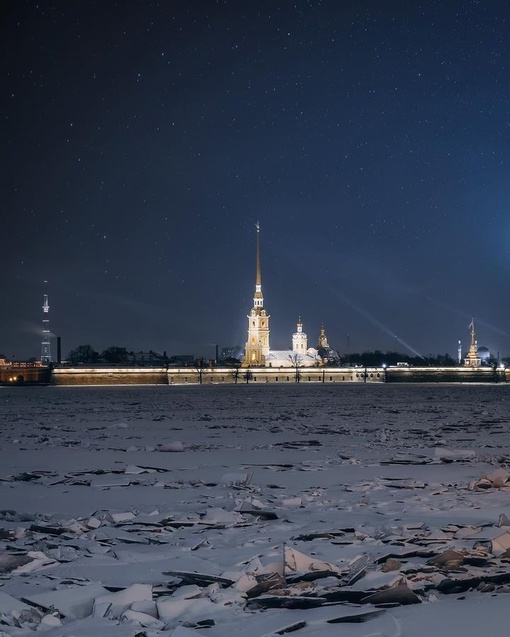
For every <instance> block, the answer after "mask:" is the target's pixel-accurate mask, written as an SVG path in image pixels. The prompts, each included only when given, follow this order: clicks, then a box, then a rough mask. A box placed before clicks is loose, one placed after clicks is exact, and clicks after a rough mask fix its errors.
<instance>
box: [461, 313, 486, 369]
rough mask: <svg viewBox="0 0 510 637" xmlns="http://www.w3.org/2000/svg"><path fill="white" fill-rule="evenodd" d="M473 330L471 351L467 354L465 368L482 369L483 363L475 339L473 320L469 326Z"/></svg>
mask: <svg viewBox="0 0 510 637" xmlns="http://www.w3.org/2000/svg"><path fill="white" fill-rule="evenodd" d="M469 327H470V329H471V343H470V345H469V351H468V353H467V356H466V358H465V359H464V367H480V365H481V363H482V361H481V360H480V357H479V356H478V350H477V343H476V338H475V321H474V319H471V323H470V324H469Z"/></svg>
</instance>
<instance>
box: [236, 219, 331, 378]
mask: <svg viewBox="0 0 510 637" xmlns="http://www.w3.org/2000/svg"><path fill="white" fill-rule="evenodd" d="M255 227H256V229H257V245H256V268H255V294H254V296H253V307H252V309H251V311H250V313H249V314H248V317H247V318H248V340H247V341H246V345H245V354H244V358H243V366H244V367H249V366H251V367H318V366H320V365H323V364H325V363H331V361H332V359H335V358H338V355H337V354H336V352H334V351H333V350H332V349H331V348H330V347H329V344H328V339H327V337H326V332H325V330H324V326H322V328H321V332H320V335H319V342H318V345H317V348H314V347H308V336H307V335H306V333H305V332H304V331H303V323H302V321H301V317H299V319H298V322H297V326H296V331H295V332H294V334H293V335H292V349H289V350H272V349H271V348H270V347H269V314H268V313H267V310H266V309H265V307H264V295H263V294H262V275H261V269H260V224H259V222H257V223H256V224H255Z"/></svg>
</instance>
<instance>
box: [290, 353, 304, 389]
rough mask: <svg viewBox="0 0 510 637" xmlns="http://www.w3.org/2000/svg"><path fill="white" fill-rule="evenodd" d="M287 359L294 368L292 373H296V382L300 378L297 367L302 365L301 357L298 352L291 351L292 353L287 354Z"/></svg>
mask: <svg viewBox="0 0 510 637" xmlns="http://www.w3.org/2000/svg"><path fill="white" fill-rule="evenodd" d="M289 360H290V362H291V363H292V367H293V368H294V373H295V375H296V383H299V381H300V380H301V372H300V371H299V368H300V367H302V363H303V358H302V356H301V354H298V353H297V352H292V354H289Z"/></svg>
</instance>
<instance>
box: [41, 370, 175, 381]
mask: <svg viewBox="0 0 510 637" xmlns="http://www.w3.org/2000/svg"><path fill="white" fill-rule="evenodd" d="M167 383H168V380H167V372H166V369H161V368H152V367H143V368H139V367H138V368H137V367H133V368H115V367H113V368H99V367H98V368H86V369H85V368H80V367H57V368H55V369H54V370H53V373H52V378H51V384H52V385H166V384H167Z"/></svg>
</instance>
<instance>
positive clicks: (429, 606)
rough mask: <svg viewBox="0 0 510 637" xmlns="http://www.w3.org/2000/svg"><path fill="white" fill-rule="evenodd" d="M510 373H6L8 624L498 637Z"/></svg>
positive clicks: (4, 582) (1, 546) (107, 630)
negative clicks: (136, 377)
mask: <svg viewBox="0 0 510 637" xmlns="http://www.w3.org/2000/svg"><path fill="white" fill-rule="evenodd" d="M509 392H510V388H509V387H508V386H507V385H505V384H501V385H476V386H474V385H469V386H463V385H434V386H431V385H421V386H420V385H398V386H397V385H382V384H381V385H339V386H334V385H333V386H331V385H320V384H317V385H314V386H309V385H301V384H298V383H296V384H295V385H285V386H272V385H264V386H254V385H246V384H239V385H231V386H221V385H215V386H196V387H183V386H180V387H179V386H171V387H132V386H131V387H44V388H42V387H39V388H0V422H1V423H2V441H1V443H0V503H1V504H0V507H1V508H0V637H6V636H17V637H28V636H29V635H34V634H40V633H42V634H44V635H48V636H49V637H57V636H59V635H61V636H62V637H63V636H64V635H73V636H76V637H78V636H81V635H83V636H84V637H85V636H86V637H96V636H97V637H103V636H104V637H109V636H111V637H128V636H129V637H134V636H135V635H137V636H139V637H143V636H145V637H156V636H158V635H169V636H171V637H196V636H197V635H204V634H207V635H209V636H210V637H220V636H221V637H224V635H227V634H232V635H236V636H240V637H270V636H271V637H273V636H274V635H276V634H287V633H290V632H293V633H295V634H296V636H297V637H312V636H319V635H320V636H321V637H330V636H331V637H332V636H333V635H335V636H337V635H339V634H346V635H347V634H348V635H349V637H369V636H376V635H378V636H381V637H382V636H386V637H397V636H405V635H410V636H411V635H412V637H425V636H427V637H428V636H429V635H431V634H437V635H446V634H448V635H449V636H451V637H456V636H461V635H462V636H463V637H471V636H473V637H474V636H475V635H476V636H477V637H478V636H479V635H480V634H483V633H485V634H489V635H493V634H494V635H496V634H499V633H501V634H504V630H505V628H506V625H507V618H506V616H507V610H506V609H507V606H508V601H509V599H510V598H509V597H508V595H509V593H510V573H509V571H510V569H509V568H508V566H509V561H510V548H509V547H510V522H509V518H510V505H509V493H510V472H509V458H510V456H509V446H510V429H509V427H508V422H509V416H508V414H509V409H508V407H509V404H510V393H509ZM175 452H177V453H175ZM339 624H340V625H339ZM204 631H205V632H204Z"/></svg>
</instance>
